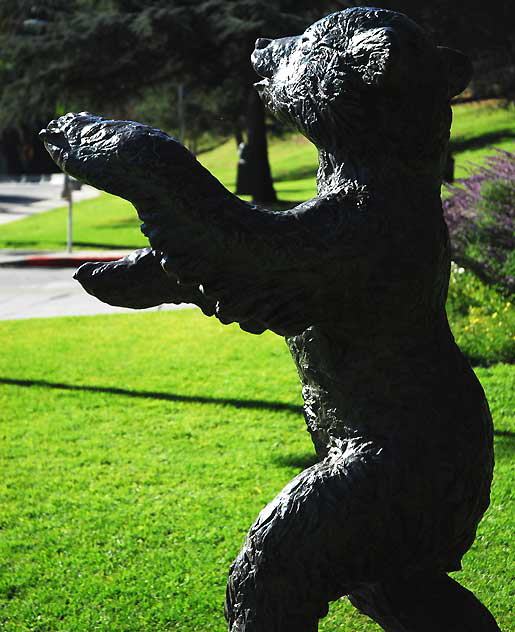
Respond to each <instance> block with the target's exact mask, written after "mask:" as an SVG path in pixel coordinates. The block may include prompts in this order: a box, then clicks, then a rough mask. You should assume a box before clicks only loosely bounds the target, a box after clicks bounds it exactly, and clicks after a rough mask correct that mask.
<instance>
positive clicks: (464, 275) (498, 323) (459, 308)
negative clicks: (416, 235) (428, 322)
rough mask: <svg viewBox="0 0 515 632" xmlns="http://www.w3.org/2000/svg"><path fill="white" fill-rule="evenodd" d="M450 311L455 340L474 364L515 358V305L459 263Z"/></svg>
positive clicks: (454, 272)
mask: <svg viewBox="0 0 515 632" xmlns="http://www.w3.org/2000/svg"><path fill="white" fill-rule="evenodd" d="M447 314H448V317H449V321H450V324H451V328H452V331H453V333H454V336H455V338H456V342H457V343H458V345H459V346H460V347H461V350H462V351H463V352H464V353H465V355H466V356H467V358H468V359H469V361H470V362H471V363H472V364H473V365H476V366H477V365H481V366H488V365H491V364H495V363H497V362H515V306H514V305H512V303H511V301H509V300H507V298H506V297H505V296H503V295H502V294H500V293H499V292H498V291H496V289H495V288H494V287H492V286H488V285H486V284H485V283H483V282H482V281H480V280H479V279H478V278H477V276H475V275H474V274H472V273H471V272H469V271H467V270H465V269H464V268H463V267H460V266H458V265H457V264H456V263H453V264H452V266H451V281H450V286H449V296H448V299H447Z"/></svg>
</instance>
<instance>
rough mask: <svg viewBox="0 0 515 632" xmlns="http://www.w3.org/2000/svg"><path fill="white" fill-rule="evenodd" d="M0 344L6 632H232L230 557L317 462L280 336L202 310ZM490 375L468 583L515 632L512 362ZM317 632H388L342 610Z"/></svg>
mask: <svg viewBox="0 0 515 632" xmlns="http://www.w3.org/2000/svg"><path fill="white" fill-rule="evenodd" d="M0 335H1V339H2V354H1V356H0V431H1V436H2V440H1V442H0V460H1V470H2V477H1V480H0V506H1V507H2V512H1V515H0V568H1V571H0V629H2V632H29V631H38V632H72V631H73V632H91V631H92V630H98V631H100V632H169V631H172V630H173V631H175V630H180V631H181V632H214V631H217V630H219V631H220V632H221V631H222V630H224V620H223V614H222V604H223V599H224V586H225V581H226V576H227V571H228V566H229V564H230V562H231V561H232V559H233V558H234V556H235V555H236V553H237V551H238V549H239V547H240V546H241V544H242V542H243V539H244V536H245V533H246V531H247V529H248V527H249V526H250V524H251V523H252V521H253V519H254V518H255V516H256V515H257V513H258V512H259V510H260V509H261V508H262V507H263V506H264V505H265V504H266V503H267V501H269V500H270V499H271V498H273V497H274V495H275V494H276V493H277V492H278V491H279V490H280V489H281V488H282V486H283V485H284V484H286V483H287V482H288V481H289V480H290V479H291V478H292V477H293V476H294V475H295V474H296V473H297V472H298V471H300V470H301V469H302V468H303V467H305V466H306V464H307V463H309V460H310V459H311V458H312V455H313V449H312V446H311V443H310V440H309V437H308V434H307V433H306V431H305V424H304V421H303V419H302V416H301V414H300V411H299V406H300V403H301V402H300V393H299V390H300V389H299V384H298V378H297V376H296V372H295V369H294V366H293V362H292V360H291V358H290V357H289V354H288V351H287V348H286V346H285V344H284V341H283V340H282V339H280V338H278V337H276V336H274V335H272V334H268V333H267V334H264V335H262V336H251V335H248V334H244V333H243V332H241V331H240V330H239V329H238V328H237V327H236V326H230V327H222V326H221V325H219V324H218V323H217V322H216V321H214V320H213V319H206V318H205V317H203V316H202V315H201V314H200V313H199V312H198V311H193V310H191V311H190V310H185V311H181V312H161V313H159V312H152V313H146V314H143V313H142V314H128V315H116V316H99V317H81V318H61V319H41V320H37V319H36V320H31V321H10V322H9V321H4V322H3V323H1V324H0ZM479 376H480V378H481V380H482V381H483V384H484V386H485V388H486V390H487V393H488V395H489V398H490V403H491V406H492V412H493V414H494V420H495V424H496V431H497V436H496V451H497V465H496V478H495V485H494V495H493V501H492V506H491V509H490V510H489V512H488V514H487V517H486V518H485V520H484V521H483V522H482V524H481V526H480V530H479V535H478V541H477V544H476V545H475V546H474V547H473V549H472V551H471V552H470V553H469V554H468V555H467V556H466V558H465V563H464V571H463V573H460V574H458V575H457V578H459V579H460V581H462V582H463V583H464V584H465V585H467V586H469V587H470V588H472V589H473V590H474V591H475V592H476V593H477V595H478V596H479V597H480V598H481V599H482V600H483V601H484V602H485V603H486V604H487V605H488V606H489V607H490V608H491V609H492V611H493V612H494V614H495V616H496V617H497V619H498V621H499V624H500V625H501V628H502V629H504V630H509V629H512V627H513V623H514V620H513V613H512V611H511V602H512V601H510V597H512V596H513V595H512V592H513V587H512V586H511V584H510V577H511V569H512V559H510V553H509V549H508V544H509V541H510V537H511V535H510V530H511V529H512V528H513V518H512V515H513V508H512V506H510V497H511V495H512V489H513V469H512V467H511V460H512V457H513V449H514V447H515V443H514V433H515V406H514V404H515V402H514V400H513V397H514V395H513V394H514V393H515V367H513V366H508V365H498V366H495V367H490V368H489V369H482V370H480V371H479ZM320 630H321V632H337V631H338V630H354V631H356V632H358V631H359V632H372V631H374V630H375V631H377V630H378V628H377V626H375V625H374V624H372V623H371V622H369V621H368V620H367V619H365V618H364V617H363V616H361V615H359V614H358V613H356V612H355V611H354V610H353V609H352V608H351V607H350V605H349V604H348V603H347V602H346V601H345V600H342V601H340V602H337V603H336V604H333V606H332V608H331V612H330V614H329V616H328V617H327V618H326V619H325V620H323V622H322V623H321V625H320Z"/></svg>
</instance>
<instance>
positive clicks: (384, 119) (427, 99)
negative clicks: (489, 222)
mask: <svg viewBox="0 0 515 632" xmlns="http://www.w3.org/2000/svg"><path fill="white" fill-rule="evenodd" d="M252 64H253V66H254V69H255V70H256V72H257V73H258V74H259V75H260V76H261V77H263V80H262V81H260V82H259V83H257V84H256V88H257V89H258V91H259V93H260V94H261V97H262V99H263V100H264V102H265V104H266V105H267V107H268V108H269V109H270V110H271V111H272V112H273V113H274V114H275V115H277V116H278V117H279V118H282V119H285V120H287V121H289V122H291V123H293V124H294V125H295V126H296V127H297V128H298V129H299V130H300V131H301V132H302V133H303V134H304V135H305V136H307V137H308V138H309V139H310V140H311V141H313V142H314V143H315V145H317V146H318V147H319V148H320V149H327V150H331V149H333V147H334V146H335V145H338V144H340V145H345V146H346V147H347V148H348V149H349V150H353V151H356V150H357V149H359V147H361V148H362V147H363V146H367V145H369V147H368V149H369V150H373V151H374V152H376V151H377V150H378V148H379V147H380V146H381V147H383V148H387V147H388V145H395V149H394V150H395V151H396V153H404V154H407V155H406V156H405V158H407V159H408V160H410V161H411V160H413V155H414V154H415V153H420V151H421V150H422V152H423V153H429V154H431V155H433V157H434V156H435V155H437V154H439V153H441V152H442V151H443V149H444V147H445V144H446V142H447V139H448V136H449V128H450V109H449V105H448V104H449V100H450V98H451V97H452V96H454V95H456V94H459V93H460V92H461V91H462V90H463V89H464V88H465V87H466V85H467V83H468V81H469V79H470V74H471V67H470V63H469V61H468V59H467V58H466V57H465V56H464V55H462V54H461V53H459V52H458V51H453V50H451V49H447V48H442V47H437V46H436V45H435V44H434V43H433V42H432V40H431V38H430V37H429V36H428V34H426V33H425V32H424V31H423V30H422V29H421V28H420V27H419V26H417V25H416V24H415V23H414V22H413V21H412V20H410V19H409V18H407V17H406V16H405V15H402V14H400V13H395V12H393V11H388V10H382V9H373V8H352V9H347V10H345V11H340V12H337V13H333V14H331V15H328V16H327V17H325V18H323V19H321V20H319V21H318V22H315V23H314V24H313V25H311V26H310V27H309V28H308V29H307V30H306V31H305V32H304V33H303V34H302V35H298V36H296V37H286V38H282V39H277V40H269V39H258V40H257V42H256V48H255V50H254V52H253V54H252ZM370 145H371V146H370ZM390 149H392V147H390Z"/></svg>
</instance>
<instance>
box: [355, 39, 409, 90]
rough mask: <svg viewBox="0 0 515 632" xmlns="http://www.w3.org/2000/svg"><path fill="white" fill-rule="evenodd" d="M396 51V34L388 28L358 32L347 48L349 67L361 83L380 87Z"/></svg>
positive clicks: (387, 73) (391, 64) (391, 65)
mask: <svg viewBox="0 0 515 632" xmlns="http://www.w3.org/2000/svg"><path fill="white" fill-rule="evenodd" d="M397 50H398V43H397V36H396V33H395V31H394V30H393V29H391V28H389V27H382V28H375V29H368V30H366V31H361V32H358V33H356V34H355V35H353V36H352V38H351V39H350V40H349V43H348V46H347V54H348V56H349V58H350V63H351V66H353V67H354V68H355V69H356V70H357V71H358V72H359V73H360V75H361V78H362V80H363V83H365V84H367V85H370V86H380V85H382V84H383V83H384V82H385V80H386V78H387V76H388V75H389V74H390V71H391V69H392V67H393V65H394V63H393V59H394V57H395V56H396V52H397Z"/></svg>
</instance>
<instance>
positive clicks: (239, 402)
mask: <svg viewBox="0 0 515 632" xmlns="http://www.w3.org/2000/svg"><path fill="white" fill-rule="evenodd" d="M0 384H6V385H9V386H26V387H31V386H39V387H42V388H55V389H58V390H63V391H82V392H90V393H107V394H109V395H123V396H125V397H138V398H143V399H160V400H163V401H167V402H186V403H188V402H191V403H195V404H225V405H227V406H234V407H235V408H257V409H265V410H274V411H275V410H278V411H280V410H285V411H288V412H291V413H295V414H298V415H300V414H302V406H296V405H295V404H286V403H283V402H265V401H261V400H258V399H257V400H256V399H233V398H224V397H203V396H202V395H198V396H197V395H176V394H174V393H160V392H157V391H130V390H128V389H125V388H115V387H109V386H86V385H80V384H64V383H61V382H47V381H46V380H15V379H11V378H4V377H0Z"/></svg>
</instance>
